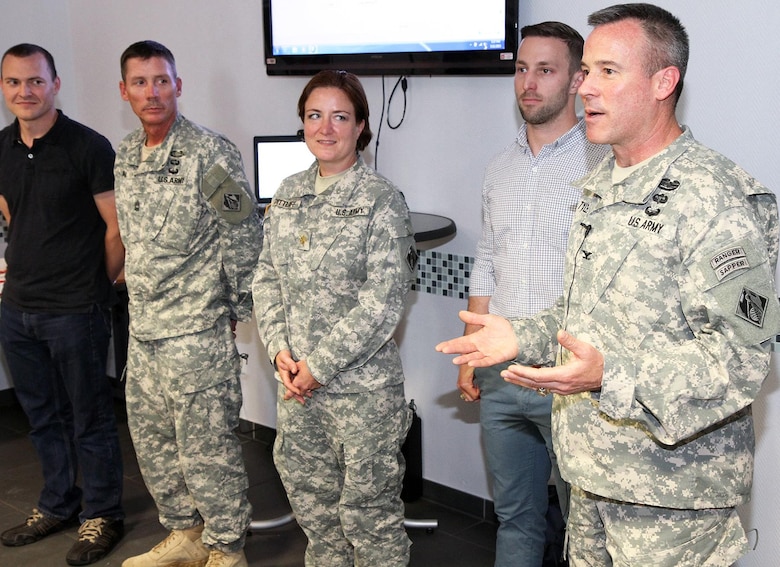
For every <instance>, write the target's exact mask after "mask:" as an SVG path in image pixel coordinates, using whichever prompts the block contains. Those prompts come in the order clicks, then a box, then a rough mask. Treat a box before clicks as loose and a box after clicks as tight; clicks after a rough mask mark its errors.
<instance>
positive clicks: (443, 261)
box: [412, 250, 474, 299]
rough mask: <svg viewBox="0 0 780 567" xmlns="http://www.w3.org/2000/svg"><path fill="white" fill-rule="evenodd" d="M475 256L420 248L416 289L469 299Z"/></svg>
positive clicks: (414, 288)
mask: <svg viewBox="0 0 780 567" xmlns="http://www.w3.org/2000/svg"><path fill="white" fill-rule="evenodd" d="M473 263H474V258H472V257H470V256H460V255H458V254H447V253H442V252H436V251H434V250H420V260H419V263H418V264H417V280H416V282H415V283H414V284H413V285H412V289H413V290H414V291H421V292H425V293H433V294H435V295H443V296H445V297H457V298H458V299H467V298H468V296H469V276H470V275H471V266H472V264H473Z"/></svg>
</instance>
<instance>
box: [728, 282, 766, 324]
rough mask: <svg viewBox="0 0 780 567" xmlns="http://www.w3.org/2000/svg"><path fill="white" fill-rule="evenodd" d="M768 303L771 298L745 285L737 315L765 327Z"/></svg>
mask: <svg viewBox="0 0 780 567" xmlns="http://www.w3.org/2000/svg"><path fill="white" fill-rule="evenodd" d="M768 303H769V300H768V299H767V298H766V297H764V296H763V295H759V294H757V293H756V292H755V291H752V290H750V289H748V288H746V287H743V288H742V293H740V294H739V302H738V303H737V310H736V315H737V317H739V318H740V319H744V320H745V321H747V322H748V323H751V324H753V325H755V326H756V327H759V328H763V327H764V316H765V315H766V306H767V304H768Z"/></svg>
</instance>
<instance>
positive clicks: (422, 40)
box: [263, 0, 518, 75]
mask: <svg viewBox="0 0 780 567" xmlns="http://www.w3.org/2000/svg"><path fill="white" fill-rule="evenodd" d="M517 12H518V1H517V0H468V1H458V2H453V0H263V19H264V42H265V65H266V72H267V73H268V75H313V74H315V73H316V72H317V71H321V70H322V69H343V70H347V71H351V72H353V73H355V74H357V75H501V74H511V73H514V70H515V53H516V51H517V31H518V28H517Z"/></svg>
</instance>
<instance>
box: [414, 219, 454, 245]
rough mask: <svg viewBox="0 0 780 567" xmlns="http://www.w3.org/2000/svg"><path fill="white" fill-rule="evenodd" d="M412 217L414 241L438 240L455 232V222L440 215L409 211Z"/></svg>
mask: <svg viewBox="0 0 780 567" xmlns="http://www.w3.org/2000/svg"><path fill="white" fill-rule="evenodd" d="M409 215H410V216H411V218H412V228H413V229H414V240H415V242H428V241H429V240H438V239H439V238H445V237H447V236H452V235H453V234H455V231H456V227H455V222H454V221H453V220H452V219H448V218H447V217H443V216H441V215H432V214H429V213H409Z"/></svg>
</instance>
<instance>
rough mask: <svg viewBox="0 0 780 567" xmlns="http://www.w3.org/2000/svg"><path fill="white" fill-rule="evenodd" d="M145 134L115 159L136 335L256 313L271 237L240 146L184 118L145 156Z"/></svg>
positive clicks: (188, 329) (184, 330)
mask: <svg viewBox="0 0 780 567" xmlns="http://www.w3.org/2000/svg"><path fill="white" fill-rule="evenodd" d="M145 139H146V136H145V134H144V132H143V130H141V129H139V130H136V131H135V132H133V133H131V134H130V135H128V136H127V138H125V139H124V140H123V141H122V143H121V144H120V146H119V148H118V150H117V157H116V163H115V166H114V176H115V179H116V206H117V215H118V218H119V228H120V232H121V235H122V240H123V242H124V244H125V248H126V250H127V252H126V262H125V277H126V280H127V289H128V294H129V296H130V332H131V333H132V334H133V336H134V337H136V338H137V339H139V340H154V339H161V338H167V337H174V336H181V335H184V334H188V333H194V332H197V331H201V330H203V329H206V328H209V327H210V326H212V325H213V324H214V322H215V321H216V320H217V318H218V317H219V316H220V315H223V314H225V313H230V315H231V317H232V318H233V319H237V320H242V321H243V320H248V319H249V318H250V315H251V312H252V296H251V282H252V277H253V275H254V268H255V266H256V262H257V256H258V254H259V251H260V246H261V244H262V237H261V226H260V221H259V218H258V215H257V207H256V203H255V200H254V197H253V195H252V193H251V191H250V190H249V183H248V182H247V179H246V176H245V175H244V169H243V164H242V161H241V155H240V153H239V151H238V148H236V146H235V145H234V144H233V143H231V142H230V141H229V140H227V139H226V138H225V137H223V136H221V135H219V134H216V133H214V132H211V131H209V130H206V129H205V128H202V127H201V126H198V125H196V124H194V123H192V122H190V121H189V120H187V119H186V118H184V117H183V116H178V117H177V119H176V122H175V123H174V125H173V127H172V128H171V131H170V132H169V133H168V136H167V137H166V139H165V141H164V142H163V143H162V144H161V145H160V146H158V147H157V148H156V149H155V150H154V152H153V153H152V154H151V155H150V156H149V159H147V160H146V161H144V162H142V161H141V147H142V146H143V144H144V141H145Z"/></svg>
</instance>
